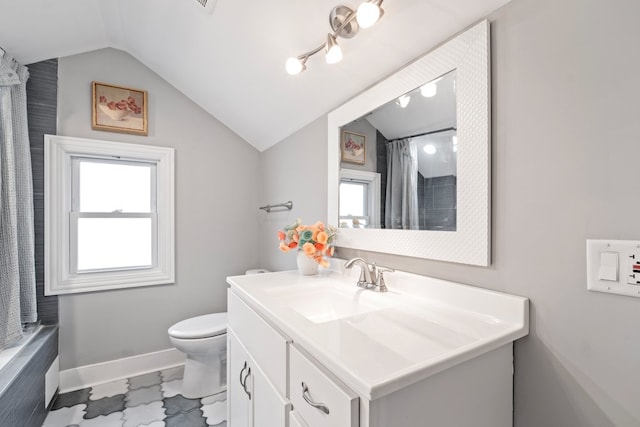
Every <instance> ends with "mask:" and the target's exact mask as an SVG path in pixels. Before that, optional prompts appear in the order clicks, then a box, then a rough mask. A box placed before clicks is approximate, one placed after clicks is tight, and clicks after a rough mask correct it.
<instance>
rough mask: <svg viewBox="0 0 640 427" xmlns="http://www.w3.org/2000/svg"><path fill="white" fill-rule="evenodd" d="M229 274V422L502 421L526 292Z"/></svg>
mask: <svg viewBox="0 0 640 427" xmlns="http://www.w3.org/2000/svg"><path fill="white" fill-rule="evenodd" d="M355 280H357V277H349V276H344V275H343V274H338V273H334V272H328V273H327V274H326V275H318V276H315V277H304V276H300V275H299V274H298V273H297V272H279V273H268V274H262V275H259V276H235V277H229V278H228V279H227V281H228V282H229V284H230V285H231V287H230V289H229V292H228V318H229V333H228V337H229V338H228V339H229V345H228V352H229V354H228V359H227V360H228V364H229V370H228V381H227V387H228V391H227V393H228V395H227V397H228V402H229V423H228V424H229V426H230V427H245V426H267V427H389V426H396V427H420V426H426V425H428V426H431V427H468V426H474V427H510V426H512V417H513V341H514V340H516V339H518V338H521V337H523V336H525V335H526V334H527V333H528V300H527V299H526V298H523V297H519V296H514V295H508V294H503V293H499V292H493V291H489V290H486V289H481V288H474V287H471V286H466V285H462V284H457V283H453V282H445V281H442V280H438V279H433V278H428V277H424V276H417V275H413V274H410V273H403V272H396V273H395V274H394V288H393V289H392V290H391V291H389V292H388V293H386V294H377V293H373V292H371V291H368V290H361V289H359V288H357V287H356V286H355V285H354V282H355Z"/></svg>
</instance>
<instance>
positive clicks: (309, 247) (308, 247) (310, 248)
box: [302, 242, 316, 256]
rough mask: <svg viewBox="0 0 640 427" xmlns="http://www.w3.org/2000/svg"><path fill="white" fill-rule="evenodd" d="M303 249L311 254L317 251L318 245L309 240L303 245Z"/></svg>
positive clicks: (307, 253) (308, 254)
mask: <svg viewBox="0 0 640 427" xmlns="http://www.w3.org/2000/svg"><path fill="white" fill-rule="evenodd" d="M302 250H303V251H304V253H305V254H306V255H307V256H311V255H313V254H314V253H315V252H316V247H315V246H313V243H309V242H307V243H305V244H304V245H302Z"/></svg>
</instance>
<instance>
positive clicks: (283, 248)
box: [280, 242, 291, 252]
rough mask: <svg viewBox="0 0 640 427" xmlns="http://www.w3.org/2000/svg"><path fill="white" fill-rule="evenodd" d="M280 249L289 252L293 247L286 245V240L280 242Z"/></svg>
mask: <svg viewBox="0 0 640 427" xmlns="http://www.w3.org/2000/svg"><path fill="white" fill-rule="evenodd" d="M280 250H281V251H282V252H289V251H290V250H291V248H289V246H287V245H285V244H284V242H280Z"/></svg>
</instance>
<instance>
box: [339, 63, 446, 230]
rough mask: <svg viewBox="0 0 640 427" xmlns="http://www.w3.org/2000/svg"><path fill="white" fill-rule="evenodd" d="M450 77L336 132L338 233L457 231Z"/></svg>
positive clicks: (380, 108) (430, 83) (439, 80)
mask: <svg viewBox="0 0 640 427" xmlns="http://www.w3.org/2000/svg"><path fill="white" fill-rule="evenodd" d="M455 86H456V71H455V70H453V71H451V72H449V73H447V74H445V75H443V76H441V77H439V78H437V79H434V80H433V81H431V82H429V83H427V84H425V85H423V86H421V87H418V88H416V89H414V90H413V91H411V92H409V93H407V94H404V95H402V96H400V97H398V98H397V99H394V100H392V101H390V102H388V103H387V104H385V105H382V106H381V107H379V108H377V109H376V110H374V111H372V112H370V113H368V114H366V115H364V116H363V117H360V118H358V119H356V120H354V121H353V122H351V123H349V124H347V125H345V126H343V127H342V129H341V135H342V138H341V141H340V144H341V147H340V148H341V155H342V157H341V158H342V161H341V164H340V181H339V186H340V188H339V215H340V218H339V224H340V227H342V228H388V229H406V230H441V231H455V230H456V216H457V215H456V213H457V212H456V208H457V204H456V187H457V185H456V184H457V183H456V180H457V178H456V177H457V171H456V157H457V150H458V144H457V135H456V128H457V122H456V94H455V93H456V87H455Z"/></svg>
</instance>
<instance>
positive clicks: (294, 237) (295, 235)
mask: <svg viewBox="0 0 640 427" xmlns="http://www.w3.org/2000/svg"><path fill="white" fill-rule="evenodd" d="M291 238H292V239H293V241H294V242H297V241H298V240H300V235H299V234H298V233H293V234H292V235H291Z"/></svg>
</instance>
